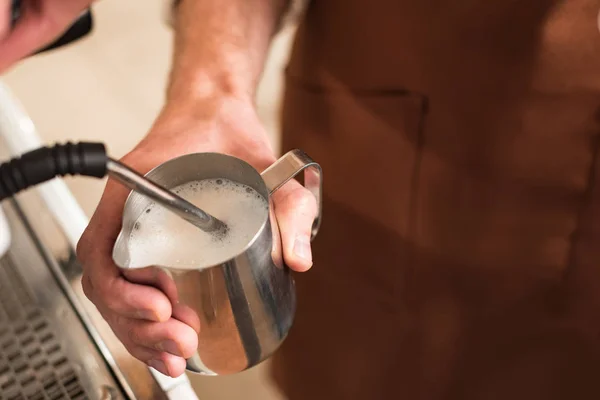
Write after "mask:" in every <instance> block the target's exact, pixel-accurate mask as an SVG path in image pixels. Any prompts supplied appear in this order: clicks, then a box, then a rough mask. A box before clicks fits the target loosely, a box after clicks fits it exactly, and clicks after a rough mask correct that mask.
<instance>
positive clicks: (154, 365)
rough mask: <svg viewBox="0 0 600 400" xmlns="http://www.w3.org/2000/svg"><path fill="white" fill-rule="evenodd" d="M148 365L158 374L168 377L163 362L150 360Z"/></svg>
mask: <svg viewBox="0 0 600 400" xmlns="http://www.w3.org/2000/svg"><path fill="white" fill-rule="evenodd" d="M148 365H149V366H150V367H152V368H154V369H155V370H157V371H158V372H160V373H162V374H165V375H169V371H168V370H167V366H166V365H165V363H164V362H162V361H160V360H150V361H149V362H148Z"/></svg>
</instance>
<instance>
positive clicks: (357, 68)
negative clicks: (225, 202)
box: [273, 0, 600, 400]
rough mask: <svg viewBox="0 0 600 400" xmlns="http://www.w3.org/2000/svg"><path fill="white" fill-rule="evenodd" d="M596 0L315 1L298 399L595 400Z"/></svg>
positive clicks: (304, 130) (289, 361)
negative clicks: (314, 169) (319, 213)
mask: <svg viewBox="0 0 600 400" xmlns="http://www.w3.org/2000/svg"><path fill="white" fill-rule="evenodd" d="M599 11H600V0H568V1H567V0H536V1H515V0H503V1H501V0H489V1H482V0H453V1H450V0H446V1H431V0H425V1H409V0H372V1H358V0H313V1H312V2H311V4H310V7H309V9H308V12H307V15H306V17H305V19H304V21H303V22H302V24H301V26H300V28H299V32H298V36H297V39H296V43H295V47H294V51H293V55H292V57H291V61H290V65H289V67H288V70H287V72H286V75H287V89H286V98H285V106H284V112H283V132H284V137H283V147H284V149H289V148H293V147H299V148H302V149H305V150H306V151H307V152H308V153H309V154H310V155H311V156H312V157H314V158H315V159H316V160H318V161H319V162H321V163H322V165H323V168H324V172H325V195H326V198H325V204H324V222H323V226H322V231H321V233H320V234H319V236H318V238H317V240H316V241H315V243H314V268H313V270H311V271H310V272H308V273H305V274H297V275H296V276H297V286H298V296H299V304H298V313H297V317H296V323H295V326H294V327H293V329H292V332H291V333H290V335H289V337H288V339H287V340H286V342H285V343H284V345H283V347H282V349H281V351H279V352H278V354H277V355H276V357H275V362H274V365H273V374H274V377H275V379H276V381H277V383H278V384H279V385H280V387H281V388H282V389H283V390H284V391H285V393H286V395H287V397H288V398H289V399H292V400H320V399H327V400H332V399H333V400H337V399H349V400H365V399H407V400H420V399H448V400H449V399H452V400H454V399H460V400H471V399H473V400H479V399H485V400H488V399H489V400H495V399H498V400H504V399H528V400H531V399H544V400H545V399H549V400H555V399H556V400H558V399H576V400H578V399H594V400H596V399H600V160H599V158H598V155H599V151H600V150H599V145H600V136H599V134H600V31H599V30H598V27H597V15H598V12H599Z"/></svg>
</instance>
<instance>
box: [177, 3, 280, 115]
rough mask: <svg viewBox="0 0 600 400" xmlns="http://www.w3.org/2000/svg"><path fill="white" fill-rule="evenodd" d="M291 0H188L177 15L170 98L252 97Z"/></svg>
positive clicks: (179, 100) (186, 101) (184, 101)
mask: <svg viewBox="0 0 600 400" xmlns="http://www.w3.org/2000/svg"><path fill="white" fill-rule="evenodd" d="M288 2H289V0H226V1H224V0H182V1H180V2H179V5H178V6H177V9H176V14H175V30H176V33H175V46H174V56H173V66H172V69H171V75H170V80H169V87H168V90H167V101H168V103H176V104H189V103H194V102H203V101H204V100H206V99H211V98H217V97H220V96H235V97H243V98H247V99H249V100H251V99H252V98H253V96H254V93H255V90H256V86H257V83H258V80H259V79H260V75H261V72H262V69H263V66H264V62H265V58H266V55H267V52H268V48H269V43H270V40H271V38H272V36H273V34H274V33H275V31H276V29H277V27H278V24H279V20H280V19H281V16H282V15H283V14H284V12H285V11H286V9H287V6H288Z"/></svg>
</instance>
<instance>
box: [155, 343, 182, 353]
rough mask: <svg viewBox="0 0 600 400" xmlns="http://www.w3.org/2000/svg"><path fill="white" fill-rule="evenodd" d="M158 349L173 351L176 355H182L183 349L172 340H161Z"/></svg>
mask: <svg viewBox="0 0 600 400" xmlns="http://www.w3.org/2000/svg"><path fill="white" fill-rule="evenodd" d="M158 349H159V350H160V351H166V352H167V353H171V354H173V355H175V356H181V350H179V346H177V343H175V342H174V341H172V340H165V341H164V342H160V343H159V344H158Z"/></svg>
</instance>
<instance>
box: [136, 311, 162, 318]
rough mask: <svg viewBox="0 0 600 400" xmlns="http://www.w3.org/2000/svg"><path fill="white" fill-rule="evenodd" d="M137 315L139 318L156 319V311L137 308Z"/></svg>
mask: <svg viewBox="0 0 600 400" xmlns="http://www.w3.org/2000/svg"><path fill="white" fill-rule="evenodd" d="M137 317H138V318H139V319H146V320H148V321H156V320H158V318H157V317H156V313H155V312H154V311H151V310H139V311H138V312H137Z"/></svg>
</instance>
